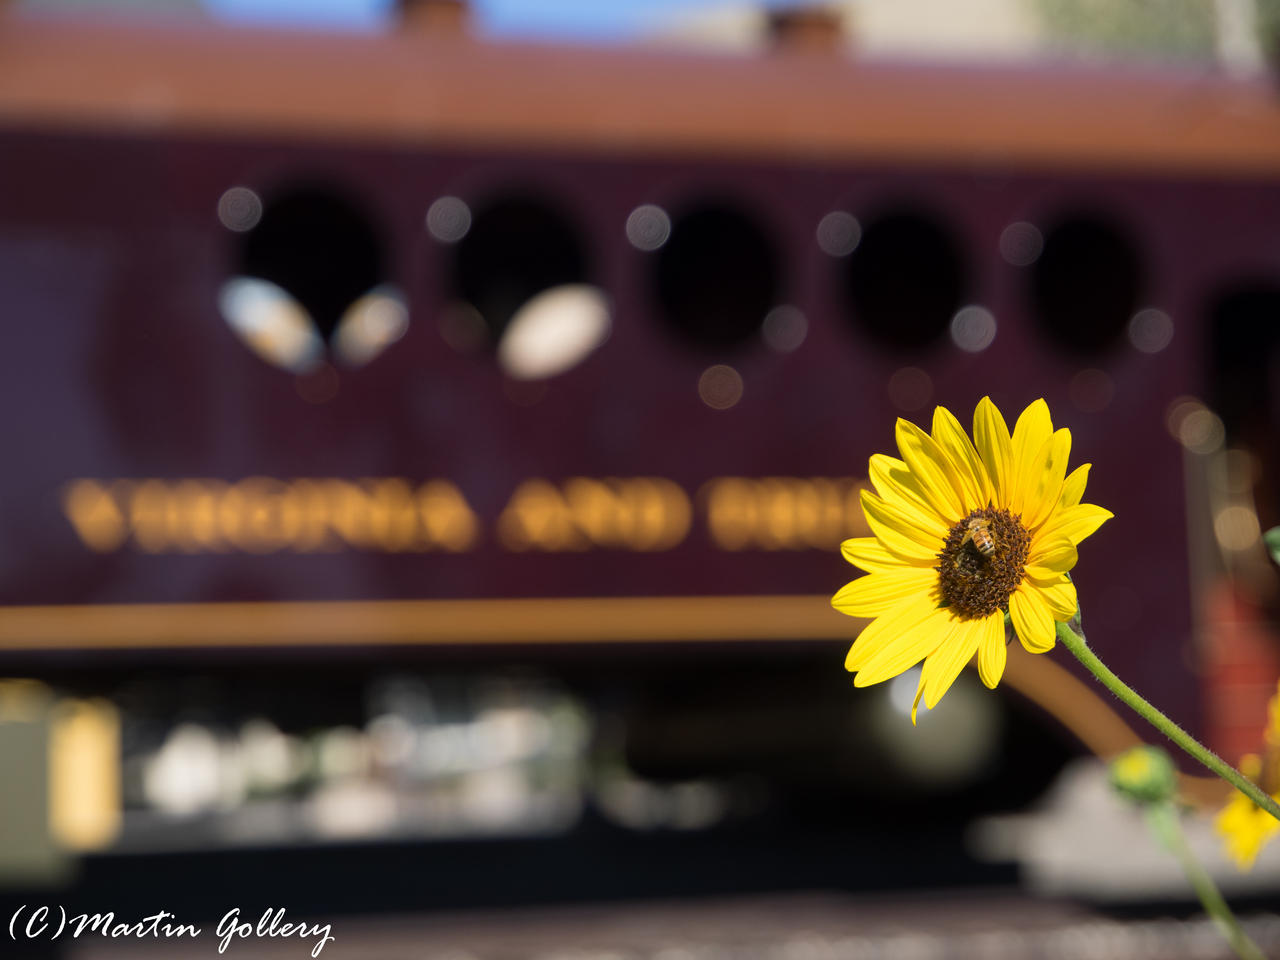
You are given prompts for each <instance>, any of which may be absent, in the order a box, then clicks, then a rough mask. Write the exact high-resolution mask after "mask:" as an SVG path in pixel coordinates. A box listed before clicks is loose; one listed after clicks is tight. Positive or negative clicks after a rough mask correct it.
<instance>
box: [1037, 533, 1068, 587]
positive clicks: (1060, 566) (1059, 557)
mask: <svg viewBox="0 0 1280 960" xmlns="http://www.w3.org/2000/svg"><path fill="white" fill-rule="evenodd" d="M1077 559H1078V554H1077V553H1076V545H1075V544H1074V543H1072V542H1071V541H1070V540H1068V539H1067V538H1066V537H1053V538H1050V537H1043V536H1041V537H1035V538H1033V539H1032V541H1031V556H1029V557H1028V558H1027V567H1026V575H1027V576H1028V577H1030V578H1031V579H1033V580H1035V581H1037V582H1039V583H1046V582H1050V581H1053V580H1056V579H1057V578H1058V577H1059V576H1060V575H1061V574H1064V573H1066V572H1067V571H1069V570H1070V569H1071V568H1072V567H1074V566H1075V565H1076V560H1077Z"/></svg>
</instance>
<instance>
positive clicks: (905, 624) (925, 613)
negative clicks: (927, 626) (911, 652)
mask: <svg viewBox="0 0 1280 960" xmlns="http://www.w3.org/2000/svg"><path fill="white" fill-rule="evenodd" d="M937 609H938V604H937V603H936V602H935V601H934V600H933V599H931V598H929V597H922V596H912V597H907V598H906V599H904V600H902V601H900V602H899V603H898V604H897V606H895V607H894V608H893V609H892V610H890V611H889V612H888V613H884V614H881V615H880V616H878V617H876V618H875V619H874V620H872V621H871V622H870V623H869V624H867V625H866V627H864V628H863V630H862V632H861V633H860V634H858V637H857V639H856V640H854V641H853V646H851V647H850V648H849V653H848V654H847V655H846V656H845V658H844V668H845V669H846V670H849V671H853V670H861V669H862V668H863V667H864V666H866V664H867V663H868V661H870V660H871V659H872V658H873V657H875V656H877V655H879V654H880V653H882V652H883V651H884V650H886V649H888V648H889V647H891V646H893V644H894V643H896V642H897V640H898V639H899V638H900V637H901V636H902V635H903V634H904V633H905V632H906V631H907V630H910V629H911V628H913V627H915V626H916V625H917V624H919V623H922V622H923V621H925V620H927V619H928V618H929V617H931V616H933V614H934V613H935V612H936V611H937Z"/></svg>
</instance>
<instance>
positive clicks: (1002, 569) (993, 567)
mask: <svg viewBox="0 0 1280 960" xmlns="http://www.w3.org/2000/svg"><path fill="white" fill-rule="evenodd" d="M975 519H982V520H985V521H986V529H987V533H989V534H990V536H991V540H992V541H993V543H994V545H995V550H994V551H992V553H991V555H990V556H986V557H984V556H983V555H982V553H981V551H980V550H979V549H978V545H977V544H975V543H974V541H973V537H972V536H971V535H970V532H969V531H970V521H972V520H975ZM1030 549H1031V534H1029V533H1028V532H1027V529H1026V527H1024V526H1023V525H1022V517H1021V516H1020V515H1017V514H1012V513H1010V512H1009V511H1008V510H998V509H995V508H993V507H985V508H983V509H981V510H974V511H973V512H972V513H971V514H969V515H968V516H967V517H965V518H964V519H963V520H961V521H960V522H959V523H957V524H956V525H955V526H954V527H952V528H951V532H950V533H948V534H947V539H946V542H945V544H944V545H943V547H942V552H941V553H940V554H938V565H937V566H936V567H935V568H934V569H935V570H937V571H938V586H939V590H940V592H941V594H942V597H941V599H942V602H943V603H944V604H946V605H947V606H949V607H950V608H951V610H952V612H953V613H955V614H956V615H957V616H958V617H960V618H961V619H962V620H975V619H978V618H980V617H986V616H989V615H990V614H992V613H994V612H995V611H997V610H1006V609H1008V606H1009V597H1010V596H1011V595H1012V594H1013V591H1014V590H1016V589H1017V588H1018V584H1019V583H1021V582H1022V574H1023V571H1024V570H1025V569H1026V565H1027V553H1028V552H1029V550H1030Z"/></svg>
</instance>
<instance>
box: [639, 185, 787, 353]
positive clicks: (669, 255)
mask: <svg viewBox="0 0 1280 960" xmlns="http://www.w3.org/2000/svg"><path fill="white" fill-rule="evenodd" d="M654 256H655V260H654V275H653V276H654V289H655V293H656V295H657V300H658V305H659V307H660V311H661V314H662V317H663V319H664V320H665V321H666V322H667V324H668V325H669V326H670V327H671V329H672V330H673V331H675V332H676V333H677V334H678V335H679V336H681V337H683V338H684V339H686V340H687V341H688V342H691V343H694V344H697V345H699V346H703V347H713V348H725V347H732V346H737V345H740V344H744V343H746V342H747V341H749V340H752V339H756V338H758V337H759V335H760V333H761V327H762V325H763V323H764V320H765V317H766V316H767V315H768V313H769V311H770V310H771V309H773V308H774V307H775V306H777V304H778V298H779V294H780V291H781V288H782V274H781V266H780V262H779V257H778V252H777V249H776V248H775V246H774V244H773V242H772V241H771V240H770V239H769V234H768V232H767V231H766V230H765V228H764V227H763V226H762V225H761V224H760V223H758V222H757V221H756V220H755V219H754V218H753V217H751V216H749V215H748V214H746V213H744V212H743V211H741V210H739V209H736V208H734V207H732V206H729V205H726V204H704V205H701V206H698V207H695V208H692V209H689V210H687V211H686V212H684V213H683V214H682V215H679V216H677V217H676V218H675V220H674V222H673V223H672V226H671V234H670V237H669V238H668V239H667V241H666V242H665V243H664V244H663V245H662V246H661V247H660V248H659V249H658V250H657V252H656V253H655V254H654Z"/></svg>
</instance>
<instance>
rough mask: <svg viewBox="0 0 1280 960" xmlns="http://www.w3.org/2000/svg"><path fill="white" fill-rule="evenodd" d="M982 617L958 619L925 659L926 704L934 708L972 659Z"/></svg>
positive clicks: (976, 649) (923, 673)
mask: <svg viewBox="0 0 1280 960" xmlns="http://www.w3.org/2000/svg"><path fill="white" fill-rule="evenodd" d="M982 624H983V621H981V620H957V621H955V626H954V627H953V629H952V631H951V633H950V634H948V636H947V637H946V639H945V640H943V642H942V644H941V645H940V646H939V647H938V649H937V650H935V651H934V652H933V653H932V654H930V655H929V659H928V660H926V661H925V662H924V670H923V671H922V672H921V674H920V676H921V679H923V680H924V705H925V706H926V707H928V708H929V709H930V710H932V709H933V708H934V707H936V706H937V705H938V701H939V700H941V699H942V695H943V694H944V693H946V692H947V691H948V690H950V689H951V685H952V684H953V683H955V682H956V677H958V676H960V671H961V670H963V669H964V665H965V664H966V663H968V662H969V661H970V660H972V659H973V655H974V654H975V653H977V651H978V641H979V640H980V639H981V637H982Z"/></svg>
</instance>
